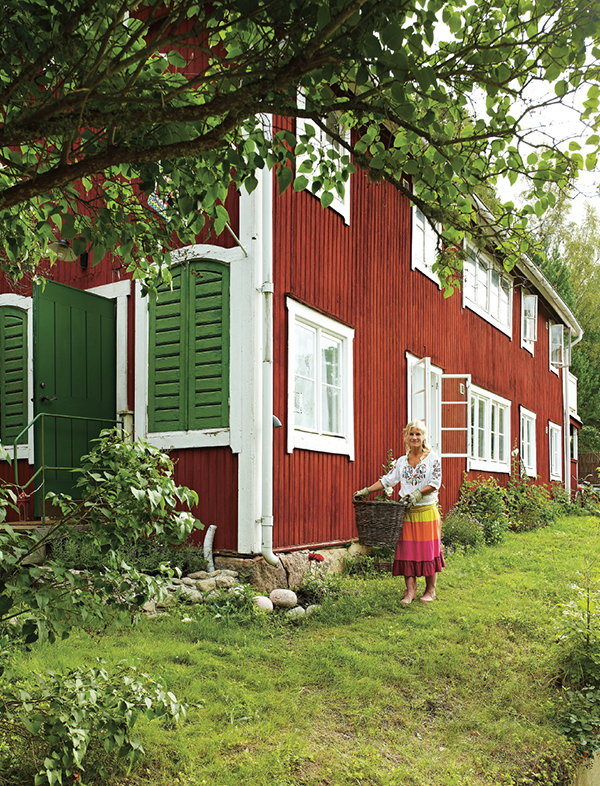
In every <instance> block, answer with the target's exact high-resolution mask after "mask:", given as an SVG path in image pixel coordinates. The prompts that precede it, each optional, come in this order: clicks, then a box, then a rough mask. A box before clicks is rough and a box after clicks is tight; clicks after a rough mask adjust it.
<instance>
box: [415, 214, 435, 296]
mask: <svg viewBox="0 0 600 786" xmlns="http://www.w3.org/2000/svg"><path fill="white" fill-rule="evenodd" d="M436 257H437V235H436V233H435V230H434V228H433V227H432V225H431V224H430V222H429V221H428V220H427V218H426V216H425V214H424V213H423V211H422V210H421V208H419V207H417V206H416V205H413V208H412V255H411V267H412V269H413V270H415V269H416V270H420V271H421V272H422V273H425V275H426V276H428V277H429V278H431V279H433V281H435V282H436V283H437V284H438V285H439V280H438V277H437V276H436V274H435V273H434V272H433V270H432V267H433V263H434V262H435V260H436Z"/></svg>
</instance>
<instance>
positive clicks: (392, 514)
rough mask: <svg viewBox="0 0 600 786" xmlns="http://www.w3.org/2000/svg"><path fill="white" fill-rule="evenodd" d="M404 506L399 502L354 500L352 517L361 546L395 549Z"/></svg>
mask: <svg viewBox="0 0 600 786" xmlns="http://www.w3.org/2000/svg"><path fill="white" fill-rule="evenodd" d="M405 511H406V505H402V503H400V502H387V501H381V502H379V501H378V500H372V501H370V502H367V501H366V500H358V499H357V500H354V517H355V519H356V529H357V530H358V542H359V543H360V545H361V546H389V547H392V548H395V547H396V545H397V543H398V540H399V539H400V533H401V532H402V525H403V524H404V512H405Z"/></svg>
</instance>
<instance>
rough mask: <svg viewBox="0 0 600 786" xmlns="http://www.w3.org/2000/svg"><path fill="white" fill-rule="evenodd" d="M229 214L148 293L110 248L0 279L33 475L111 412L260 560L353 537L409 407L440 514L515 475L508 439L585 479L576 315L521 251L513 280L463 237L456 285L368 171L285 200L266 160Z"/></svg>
mask: <svg viewBox="0 0 600 786" xmlns="http://www.w3.org/2000/svg"><path fill="white" fill-rule="evenodd" d="M322 143H323V144H328V141H327V139H323V140H322ZM227 207H228V209H229V213H230V216H231V229H230V230H229V231H226V232H225V233H224V234H223V235H222V236H221V237H219V238H218V239H216V240H209V241H207V242H199V243H198V244H197V245H194V246H190V247H186V248H179V249H177V250H175V251H174V252H173V255H172V261H173V265H174V285H173V289H172V290H171V291H165V292H163V293H161V294H160V296H159V299H158V301H157V302H156V303H150V302H149V301H148V299H147V298H144V297H142V295H141V291H140V288H139V287H138V286H137V285H136V284H135V283H134V282H133V281H131V280H130V278H129V277H128V275H127V274H126V272H125V270H126V264H125V262H124V261H123V260H120V259H118V258H114V257H112V256H111V255H107V257H105V258H104V259H103V260H102V261H101V262H100V263H99V264H96V265H94V266H88V267H85V266H83V265H82V264H81V263H82V261H83V262H85V260H82V259H80V258H77V259H76V260H75V261H73V262H60V261H59V262H58V263H57V264H56V265H55V266H53V267H52V268H49V269H48V271H47V273H46V276H47V278H48V279H49V282H48V285H47V286H46V288H45V290H43V291H42V288H41V287H39V286H34V287H33V290H35V291H33V292H32V287H31V286H29V287H27V286H24V287H22V288H20V289H19V290H18V291H13V290H11V288H10V286H9V285H8V283H7V282H6V281H5V280H3V279H0V440H1V442H2V444H4V445H5V446H9V445H11V444H12V442H13V440H14V439H15V438H16V437H17V436H18V435H19V433H20V432H21V431H22V429H23V428H25V427H26V426H27V424H28V423H30V422H31V421H32V420H33V419H34V417H35V416H36V415H41V414H42V413H44V421H45V423H46V425H45V426H44V427H41V426H40V422H41V418H38V419H37V421H36V426H34V427H32V428H30V429H29V430H27V431H25V432H23V433H22V434H21V436H20V437H19V439H18V447H17V464H18V468H19V482H20V483H23V482H24V481H26V480H27V479H28V478H29V477H31V475H32V474H33V471H34V468H35V467H39V466H40V465H41V463H42V450H43V453H44V455H43V463H45V464H46V465H48V466H51V467H64V466H70V465H74V464H76V462H77V460H78V457H79V455H81V453H82V452H84V450H85V449H86V448H87V445H88V442H89V439H90V438H92V437H93V436H94V434H95V433H97V431H98V429H99V428H100V426H101V425H108V424H109V423H110V422H111V421H112V420H114V419H115V418H116V417H120V418H121V419H123V420H124V421H125V423H126V426H127V427H128V428H130V429H131V430H132V431H133V432H134V433H135V435H136V436H137V437H142V438H145V439H147V440H149V441H150V442H151V443H153V444H155V445H158V446H161V447H163V448H165V449H167V450H169V451H170V452H171V454H172V455H173V457H174V458H175V459H176V461H177V467H176V475H177V480H178V482H180V483H183V484H185V485H188V486H190V487H192V488H194V489H196V491H197V492H198V494H199V497H200V501H199V504H198V508H197V510H195V514H196V515H197V516H198V518H199V519H200V520H201V521H202V522H203V523H204V524H205V525H210V524H216V525H217V526H218V529H217V534H216V539H215V548H216V549H219V550H228V551H231V552H236V553H239V554H256V553H260V552H261V550H262V551H263V554H264V555H265V556H266V558H267V559H269V560H272V559H273V557H272V550H274V551H275V552H277V551H278V550H279V551H285V550H292V549H297V548H300V547H310V548H315V547H318V546H325V545H330V544H331V545H333V544H338V545H341V544H345V543H348V542H349V541H351V539H353V538H355V537H356V530H355V526H354V519H353V511H352V492H353V491H354V490H355V489H357V488H360V487H362V486H364V485H365V484H367V483H372V482H373V481H374V480H375V479H376V478H377V477H378V476H379V475H380V474H381V471H382V464H383V463H384V462H385V460H386V456H387V453H388V450H389V449H390V448H391V449H392V452H393V455H394V456H395V457H397V456H398V455H400V453H401V452H402V451H403V450H404V445H403V439H402V429H403V427H404V425H405V424H406V422H407V421H408V420H412V419H415V418H423V419H425V420H426V422H427V424H428V428H429V431H430V436H431V441H432V442H433V444H434V446H435V448H436V449H437V450H438V452H440V453H441V455H442V456H443V458H442V470H443V488H442V493H441V504H442V507H443V509H444V511H447V510H448V508H449V507H450V506H451V505H452V504H453V503H454V502H455V501H456V500H457V497H458V492H459V487H460V485H461V483H462V480H463V475H464V472H465V471H467V472H468V473H469V475H470V476H471V477H473V476H475V475H477V474H478V473H485V474H489V475H493V476H494V477H496V478H498V479H499V481H500V482H501V483H503V482H506V480H507V478H508V476H509V473H510V469H511V457H512V454H513V451H515V450H518V452H519V453H518V455H519V457H520V458H521V460H522V461H523V464H524V466H525V469H526V471H527V473H528V474H529V475H531V476H532V477H533V476H535V477H538V478H539V480H540V481H541V482H544V483H549V482H551V481H556V482H559V483H562V484H563V485H565V486H566V487H567V488H569V487H570V486H571V485H574V482H575V481H574V480H573V478H576V474H577V473H576V444H577V442H576V434H577V429H578V427H579V425H580V423H579V420H578V418H577V409H576V380H575V378H574V377H572V375H570V374H569V372H568V355H569V350H570V346H571V345H572V344H573V343H575V342H576V341H577V340H579V338H580V337H581V328H580V326H579V325H578V323H577V321H576V319H575V318H574V316H573V314H572V313H571V312H570V311H569V309H568V308H567V307H566V305H565V304H564V302H563V301H562V300H561V299H560V298H559V296H558V295H557V293H556V292H555V291H554V290H553V289H552V287H551V286H550V285H549V283H548V282H547V281H546V280H545V279H544V277H543V275H542V274H541V273H540V272H539V271H538V270H537V268H535V267H534V266H533V265H532V264H531V263H530V262H529V261H528V260H526V259H523V261H522V264H521V265H520V266H519V268H518V269H515V270H513V271H512V272H511V273H506V272H505V271H504V270H503V269H502V268H501V266H500V265H499V264H498V262H497V260H495V259H493V258H492V257H491V256H490V255H489V254H487V253H485V252H481V251H477V250H475V249H472V250H471V251H470V254H469V258H468V261H467V262H466V264H465V267H464V271H463V284H462V290H461V291H460V292H457V293H456V294H454V295H453V296H452V297H450V298H447V299H445V298H444V297H443V294H442V291H441V290H440V288H439V286H438V283H437V280H436V277H435V275H433V274H432V272H431V266H432V264H433V261H434V257H435V243H434V241H433V235H432V231H431V229H430V227H429V225H428V224H427V222H426V221H425V220H424V217H423V215H422V214H421V213H420V212H419V211H418V210H416V209H414V208H413V207H412V206H411V204H410V202H409V200H408V199H407V198H406V197H404V196H402V195H401V194H400V193H399V192H397V191H395V190H394V189H393V188H392V187H391V186H389V185H388V184H384V183H380V184H373V183H370V182H369V181H368V180H367V179H366V177H365V176H364V175H363V174H362V173H361V172H358V173H356V174H354V175H352V177H351V181H350V183H349V186H348V188H347V190H346V195H345V197H344V199H339V198H338V199H336V200H335V201H334V203H333V204H332V205H331V206H330V207H329V208H327V209H323V208H322V207H321V205H320V202H319V200H318V199H316V198H315V197H314V196H313V195H312V194H311V193H309V192H308V191H306V192H301V193H294V192H293V191H292V190H291V189H289V190H288V191H287V192H286V193H285V194H284V195H283V196H278V195H277V187H276V185H275V181H274V177H273V176H272V174H268V173H261V174H260V176H259V186H258V188H257V189H256V190H255V191H254V192H253V193H252V194H251V195H246V194H242V195H241V196H238V195H236V194H231V195H230V197H229V200H228V205H227ZM90 251H91V253H92V254H93V249H90ZM78 418H79V419H78ZM82 418H94V419H95V420H92V421H90V420H83V419H82ZM100 419H102V420H100ZM279 424H281V426H282V427H281V428H279V427H277V426H279ZM42 441H43V442H44V444H43V446H42ZM0 464H1V466H0V473H1V476H2V477H5V478H7V479H11V478H12V468H9V467H8V465H7V464H6V462H0ZM46 474H47V485H48V487H49V488H68V486H69V481H68V475H66V474H65V473H64V472H63V471H59V470H54V471H50V470H48V472H47V473H46ZM34 485H35V484H34ZM37 513H38V514H39V504H38V511H37ZM22 515H25V516H28V517H30V518H33V517H34V516H35V515H36V511H35V510H34V505H33V502H32V500H31V499H27V500H26V499H23V500H22Z"/></svg>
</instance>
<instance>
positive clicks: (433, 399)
mask: <svg viewBox="0 0 600 786" xmlns="http://www.w3.org/2000/svg"><path fill="white" fill-rule="evenodd" d="M406 362H407V366H408V375H407V379H408V421H409V422H410V421H411V420H422V421H423V422H424V423H425V425H426V426H427V435H428V438H429V444H430V445H431V447H432V448H433V450H435V452H436V453H438V454H439V453H441V443H442V430H441V429H442V424H441V419H442V369H441V368H438V367H437V366H434V365H433V364H432V363H431V359H430V358H428V357H427V358H418V357H416V356H415V355H411V354H410V353H409V352H407V353H406Z"/></svg>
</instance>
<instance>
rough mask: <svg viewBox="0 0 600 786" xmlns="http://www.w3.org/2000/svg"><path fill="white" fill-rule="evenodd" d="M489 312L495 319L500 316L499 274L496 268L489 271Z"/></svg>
mask: <svg viewBox="0 0 600 786" xmlns="http://www.w3.org/2000/svg"><path fill="white" fill-rule="evenodd" d="M489 311H490V314H491V315H492V316H493V317H496V319H498V318H499V316H500V274H499V273H498V271H497V270H492V272H491V289H490V308H489Z"/></svg>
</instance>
